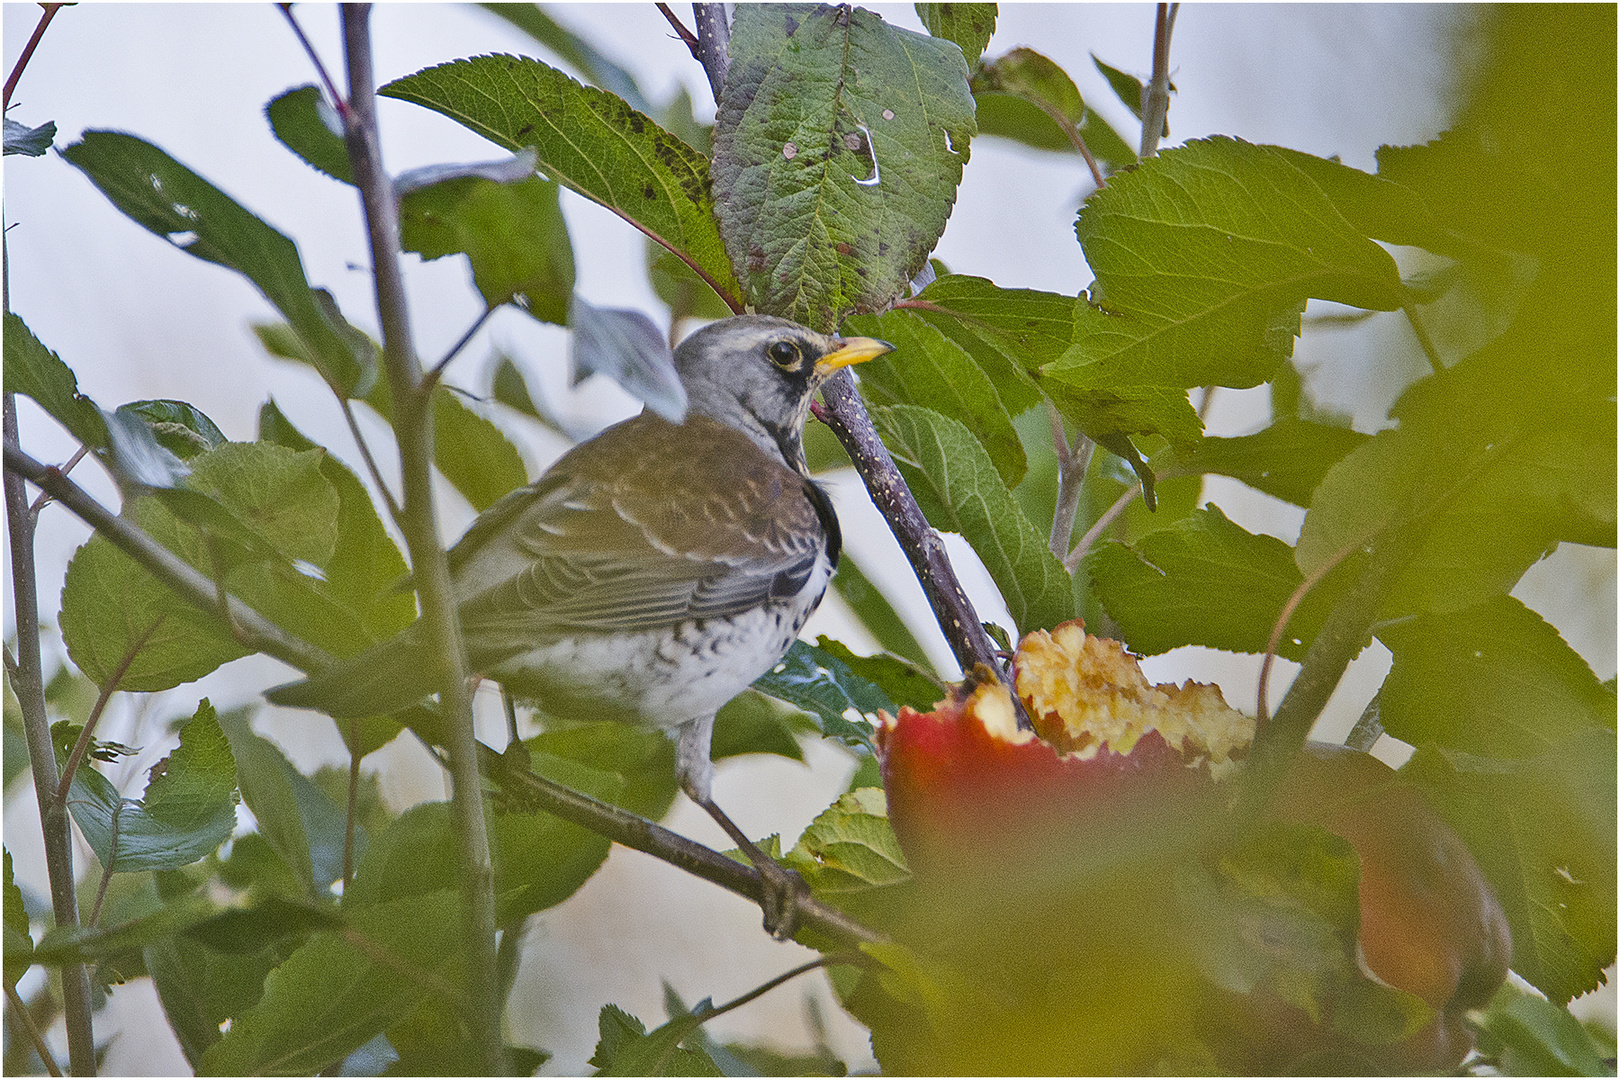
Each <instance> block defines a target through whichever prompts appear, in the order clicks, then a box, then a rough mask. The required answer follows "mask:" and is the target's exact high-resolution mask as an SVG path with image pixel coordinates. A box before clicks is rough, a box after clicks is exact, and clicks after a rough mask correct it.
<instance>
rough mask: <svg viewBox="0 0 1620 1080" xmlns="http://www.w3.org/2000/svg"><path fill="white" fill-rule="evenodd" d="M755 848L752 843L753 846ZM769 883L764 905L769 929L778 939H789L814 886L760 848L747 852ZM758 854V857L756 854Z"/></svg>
mask: <svg viewBox="0 0 1620 1080" xmlns="http://www.w3.org/2000/svg"><path fill="white" fill-rule="evenodd" d="M749 846H750V847H753V845H752V844H750V845H749ZM746 854H748V857H749V859H750V861H752V862H753V864H754V869H755V870H757V871H759V876H760V880H761V883H762V884H763V885H764V886H765V889H764V893H763V895H761V897H760V908H761V910H763V911H764V913H765V919H764V923H765V932H766V933H767V934H769V935H771V937H773V938H775V939H776V940H777V941H786V940H788V939H789V938H791V937H792V936H793V932H794V931H795V930H797V929H798V926H799V904H800V901H802V900H807V899H809V898H810V886H809V885H808V884H806V883H805V880H804V878H803V876H801V875H800V874H799V872H798V871H796V870H789V869H788V868H787V867H785V866H783V865H782V864H781V863H779V862H777V861H776V860H775V859H773V858H771V857H770V856H769V855H767V854H765V853H764V852H763V851H760V850H759V849H758V848H757V847H756V848H754V850H753V851H752V852H747V853H746ZM756 856H757V857H756Z"/></svg>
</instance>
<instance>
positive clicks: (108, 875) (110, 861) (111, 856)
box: [85, 799, 124, 930]
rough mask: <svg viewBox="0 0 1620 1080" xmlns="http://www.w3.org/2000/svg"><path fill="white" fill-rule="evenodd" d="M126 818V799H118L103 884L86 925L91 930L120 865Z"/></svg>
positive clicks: (113, 817) (94, 926) (97, 919)
mask: <svg viewBox="0 0 1620 1080" xmlns="http://www.w3.org/2000/svg"><path fill="white" fill-rule="evenodd" d="M123 819H124V800H123V799H119V800H118V806H117V808H116V809H114V810H113V816H112V842H111V843H110V844H108V845H107V865H106V866H103V867H102V868H101V884H100V885H98V886H96V902H95V903H94V904H93V905H91V907H90V921H89V922H88V923H86V924H85V925H86V926H87V927H89V928H90V929H91V930H94V929H95V928H96V923H98V922H100V921H101V905H102V902H103V901H105V900H106V899H107V886H108V885H111V884H112V876H113V867H114V866H117V865H118V823H119V822H120V821H122V820H123Z"/></svg>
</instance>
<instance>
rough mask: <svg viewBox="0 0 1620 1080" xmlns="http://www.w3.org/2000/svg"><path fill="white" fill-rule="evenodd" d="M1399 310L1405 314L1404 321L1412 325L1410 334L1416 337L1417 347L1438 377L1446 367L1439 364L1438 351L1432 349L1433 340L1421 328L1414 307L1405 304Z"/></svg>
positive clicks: (1421, 325) (1420, 322) (1421, 324)
mask: <svg viewBox="0 0 1620 1080" xmlns="http://www.w3.org/2000/svg"><path fill="white" fill-rule="evenodd" d="M1401 310H1402V311H1404V312H1406V321H1407V322H1409V323H1411V324H1412V333H1413V334H1415V335H1416V336H1417V340H1418V346H1419V347H1420V348H1421V349H1422V350H1423V355H1424V356H1426V357H1428V358H1429V366H1430V367H1431V368H1433V369H1434V373H1435V374H1436V375H1438V374H1440V373H1441V372H1442V371H1444V370H1446V365H1444V364H1442V363H1441V362H1440V351H1439V350H1438V349H1436V348H1435V347H1434V339H1433V338H1431V337H1430V336H1429V332H1428V331H1427V330H1425V329H1424V328H1423V322H1422V320H1421V319H1419V318H1418V313H1417V307H1416V305H1413V304H1406V305H1405V306H1403V307H1402V308H1401Z"/></svg>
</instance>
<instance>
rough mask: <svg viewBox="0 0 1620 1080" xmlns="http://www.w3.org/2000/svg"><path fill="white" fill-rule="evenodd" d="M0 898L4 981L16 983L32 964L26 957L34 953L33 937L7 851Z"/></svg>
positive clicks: (9, 854)
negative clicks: (2, 922)
mask: <svg viewBox="0 0 1620 1080" xmlns="http://www.w3.org/2000/svg"><path fill="white" fill-rule="evenodd" d="M0 897H3V899H4V901H5V906H4V910H5V949H4V953H5V958H6V979H7V980H8V981H10V982H16V981H17V980H18V979H19V978H21V977H22V973H23V971H25V970H26V969H27V967H28V965H29V964H30V963H31V962H32V961H30V960H29V959H28V955H29V954H30V953H32V952H33V951H34V937H33V934H32V932H31V931H30V930H29V928H28V912H27V911H26V910H25V909H24V907H23V895H22V890H21V889H19V888H18V887H17V882H16V880H15V879H14V877H13V876H12V870H11V851H10V850H9V849H7V850H6V851H5V885H4V890H3V892H0Z"/></svg>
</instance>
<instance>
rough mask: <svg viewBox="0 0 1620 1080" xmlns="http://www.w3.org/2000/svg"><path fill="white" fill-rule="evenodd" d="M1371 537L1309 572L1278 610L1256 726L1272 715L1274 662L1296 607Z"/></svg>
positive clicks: (1263, 665)
mask: <svg viewBox="0 0 1620 1080" xmlns="http://www.w3.org/2000/svg"><path fill="white" fill-rule="evenodd" d="M1369 539H1371V537H1370V536H1368V537H1362V538H1360V539H1357V540H1356V541H1354V542H1353V543H1349V544H1346V545H1345V546H1344V547H1342V548H1340V549H1339V550H1338V551H1336V552H1334V554H1333V557H1332V558H1331V559H1329V560H1328V561H1327V562H1325V563H1323V564H1322V565H1321V566H1318V567H1317V568H1316V569H1315V570H1312V571H1311V572H1310V573H1309V574H1306V575H1305V578H1304V580H1302V581H1301V582H1300V583H1299V585H1298V586H1296V587H1295V589H1294V591H1293V592H1292V593H1290V594H1289V597H1288V602H1287V603H1285V604H1283V606H1282V610H1281V611H1280V612H1278V613H1277V621H1276V622H1274V623H1272V624H1271V637H1270V638H1269V639H1268V640H1267V641H1266V657H1265V659H1264V660H1262V661H1260V688H1259V700H1258V702H1257V703H1256V705H1255V710H1254V716H1255V726H1256V727H1265V726H1266V721H1267V720H1269V719H1270V718H1271V709H1270V706H1269V705H1267V704H1266V701H1267V697H1268V694H1267V691H1268V690H1269V689H1270V684H1271V664H1272V661H1274V660H1276V659H1277V650H1278V649H1279V648H1281V647H1282V638H1283V635H1284V634H1285V633H1287V632H1288V620H1289V619H1292V618H1293V617H1294V609H1295V608H1297V607H1299V605H1300V602H1301V601H1303V600H1304V599H1305V594H1306V593H1308V592H1310V591H1311V590H1312V589H1314V588H1316V586H1317V585H1318V584H1320V583H1321V581H1322V579H1323V578H1325V577H1327V576H1328V575H1329V574H1330V573H1332V572H1333V571H1334V569H1336V568H1337V567H1338V565H1339V564H1340V563H1342V562H1344V560H1346V559H1348V558H1349V557H1350V556H1352V555H1354V554H1355V553H1356V552H1358V551H1360V550H1361V549H1362V548H1364V547H1366V546H1367V541H1368V540H1369Z"/></svg>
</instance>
